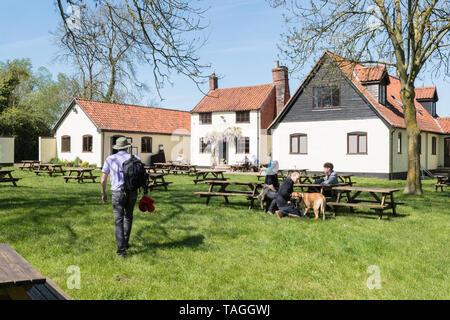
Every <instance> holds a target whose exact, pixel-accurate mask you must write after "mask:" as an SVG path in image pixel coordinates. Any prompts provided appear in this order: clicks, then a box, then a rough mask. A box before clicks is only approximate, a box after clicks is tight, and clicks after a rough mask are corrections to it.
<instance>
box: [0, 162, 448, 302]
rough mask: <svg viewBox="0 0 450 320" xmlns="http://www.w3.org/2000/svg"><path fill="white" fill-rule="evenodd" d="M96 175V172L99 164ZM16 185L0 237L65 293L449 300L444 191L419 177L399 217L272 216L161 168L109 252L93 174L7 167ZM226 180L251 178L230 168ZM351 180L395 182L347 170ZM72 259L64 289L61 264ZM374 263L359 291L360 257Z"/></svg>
mask: <svg viewBox="0 0 450 320" xmlns="http://www.w3.org/2000/svg"><path fill="white" fill-rule="evenodd" d="M97 174H98V173H97ZM13 175H14V176H15V177H19V178H22V179H21V180H20V181H19V185H20V186H19V187H18V188H14V187H12V186H9V185H8V184H5V183H2V184H1V185H0V243H7V244H9V245H10V246H11V247H13V248H14V249H15V250H16V251H17V252H19V253H20V254H21V255H22V256H23V257H24V258H25V259H27V260H28V261H29V262H30V263H31V264H32V265H33V266H35V267H36V268H37V269H38V270H39V271H40V272H41V273H42V274H44V275H46V276H48V277H50V278H51V279H53V280H54V281H55V282H56V283H57V284H58V285H59V286H60V287H61V288H62V289H63V290H65V291H66V292H67V293H68V294H69V295H70V296H71V297H73V298H74V299H449V298H450V281H449V269H450V267H449V266H450V259H449V258H450V246H449V240H450V238H449V234H450V232H449V231H450V229H449V226H450V223H449V222H450V219H449V218H450V210H449V207H450V198H449V193H448V189H447V191H446V192H434V186H433V183H434V181H432V180H426V181H424V197H413V196H406V195H403V194H402V193H401V192H398V193H397V194H396V200H398V201H403V202H405V205H402V206H399V207H398V216H397V217H392V218H389V219H388V218H387V215H385V216H384V218H383V220H381V221H378V220H377V214H375V213H374V212H370V211H369V210H364V209H362V210H358V211H357V212H356V213H353V214H352V213H350V212H349V210H348V209H345V208H343V209H341V210H340V213H339V214H338V216H337V217H336V218H332V217H331V216H330V215H328V217H327V220H326V221H321V220H320V221H314V219H312V218H309V219H288V218H286V219H282V220H278V219H277V218H275V217H270V216H267V215H265V214H264V212H263V211H262V210H260V209H254V210H248V209H247V206H248V202H247V201H246V200H245V199H241V198H233V199H230V204H229V205H228V206H226V205H225V203H224V200H223V198H213V199H212V200H211V202H210V205H209V206H206V205H205V199H203V198H202V199H200V198H199V197H197V196H195V195H193V192H194V191H206V190H207V186H206V185H204V184H201V183H199V184H198V185H194V184H193V183H192V179H193V178H192V177H186V176H173V175H170V176H168V177H167V180H168V181H173V182H174V183H173V184H171V185H170V186H169V191H168V192H165V191H163V190H161V189H159V190H155V191H153V192H152V193H151V197H153V198H154V199H155V206H156V210H155V212H154V213H148V212H147V213H142V212H140V211H139V210H138V209H136V210H135V215H134V224H133V230H132V236H131V241H130V244H131V248H130V250H129V256H128V257H127V259H125V260H119V259H118V258H117V257H116V255H115V250H116V246H115V238H114V222H113V213H112V206H111V204H110V199H111V198H110V194H109V199H108V204H103V203H101V200H100V186H99V184H92V183H85V184H77V183H76V182H69V183H64V181H63V179H62V178H61V177H48V176H35V174H34V173H30V172H27V171H23V172H22V171H20V170H17V169H16V170H15V171H14V172H13ZM230 177H231V179H232V180H242V181H246V180H248V179H252V180H256V177H254V176H243V175H233V176H230ZM355 180H356V181H357V185H358V186H359V185H360V186H372V187H393V188H402V187H403V185H404V181H387V180H381V179H368V178H356V179H355ZM71 265H76V266H78V267H79V268H80V270H81V289H79V290H77V289H68V287H67V284H66V281H67V279H68V277H69V276H70V274H68V273H66V271H67V268H68V267H69V266H71ZM371 265H376V266H378V267H379V268H380V276H381V289H379V290H376V289H375V290H369V289H368V288H367V285H366V281H367V279H368V277H369V276H370V274H369V273H367V268H368V267H369V266H371Z"/></svg>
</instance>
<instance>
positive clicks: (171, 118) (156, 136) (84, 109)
mask: <svg viewBox="0 0 450 320" xmlns="http://www.w3.org/2000/svg"><path fill="white" fill-rule="evenodd" d="M190 124H191V123H190V114H189V112H185V111H179V110H170V109H163V108H153V107H143V106H135V105H127V104H119V103H106V102H99V101H91V100H85V99H75V100H73V101H72V103H71V104H70V105H69V107H68V108H67V110H66V111H65V112H64V114H63V115H62V116H61V118H60V119H59V121H58V122H57V124H56V125H55V127H54V132H55V136H54V137H53V138H43V139H41V142H40V160H41V161H43V162H48V161H49V160H50V159H51V158H53V157H58V158H59V159H61V160H68V161H73V160H74V159H75V158H77V157H78V158H80V159H81V160H82V161H87V162H89V163H90V164H96V165H97V166H98V167H101V166H102V165H103V163H104V161H105V159H106V157H107V156H108V155H110V154H112V153H114V152H115V150H113V149H112V146H113V145H114V144H115V141H116V139H117V138H119V137H127V138H128V140H129V141H130V142H131V144H132V150H131V151H132V152H133V154H136V155H138V156H139V157H140V158H141V160H142V161H143V162H144V163H147V164H149V161H150V156H151V155H153V154H156V153H158V151H159V150H164V153H165V157H166V160H167V161H170V160H175V159H176V158H177V156H178V155H179V154H183V155H184V157H185V159H186V160H187V161H189V159H190Z"/></svg>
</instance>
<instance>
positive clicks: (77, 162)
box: [73, 157, 83, 167]
mask: <svg viewBox="0 0 450 320" xmlns="http://www.w3.org/2000/svg"><path fill="white" fill-rule="evenodd" d="M82 162H83V161H82V160H81V159H80V158H79V157H76V158H75V160H73V165H74V167H79V166H80V164H81V163H82Z"/></svg>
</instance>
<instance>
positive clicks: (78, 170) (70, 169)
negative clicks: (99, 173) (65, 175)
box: [67, 168, 94, 172]
mask: <svg viewBox="0 0 450 320" xmlns="http://www.w3.org/2000/svg"><path fill="white" fill-rule="evenodd" d="M67 170H68V171H72V172H89V171H93V170H94V169H92V168H68V169H67Z"/></svg>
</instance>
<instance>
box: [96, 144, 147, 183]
mask: <svg viewBox="0 0 450 320" xmlns="http://www.w3.org/2000/svg"><path fill="white" fill-rule="evenodd" d="M135 157H136V158H138V159H139V157H138V156H135ZM130 158H131V154H129V153H128V152H126V151H124V150H122V151H119V152H117V153H116V154H113V155H110V156H109V157H108V158H106V160H105V163H104V164H103V168H102V172H103V173H106V174H110V179H111V190H112V191H116V190H120V188H121V187H122V185H123V182H124V181H123V167H122V165H123V163H124V162H125V161H127V160H128V159H130ZM139 160H141V159H139Z"/></svg>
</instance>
